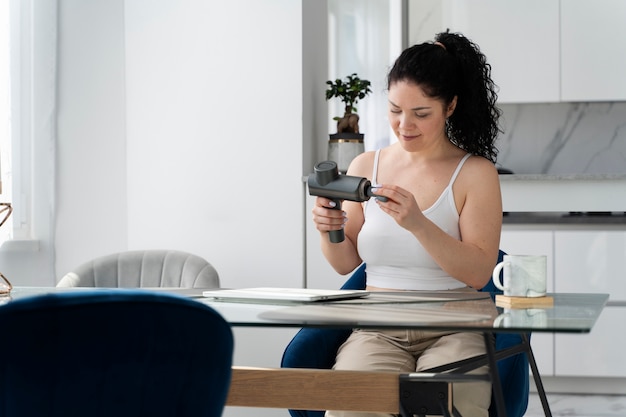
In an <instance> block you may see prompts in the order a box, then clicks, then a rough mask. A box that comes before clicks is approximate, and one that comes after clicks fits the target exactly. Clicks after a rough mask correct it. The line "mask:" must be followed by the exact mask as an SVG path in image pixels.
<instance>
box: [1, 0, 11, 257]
mask: <svg viewBox="0 0 626 417" xmlns="http://www.w3.org/2000/svg"><path fill="white" fill-rule="evenodd" d="M10 12H11V7H10V2H8V1H2V2H0V98H1V99H0V203H11V195H12V193H11V191H12V184H11V84H10V80H11V78H10V68H11V59H10V54H11V48H10V39H11V37H10V31H11V25H10V15H11V13H10ZM8 213H9V212H8V211H4V212H2V213H0V221H2V219H3V218H4V216H5V214H8ZM12 224H13V216H11V217H9V218H8V219H7V221H6V222H5V223H4V225H3V226H2V227H1V228H0V245H1V244H2V243H3V242H4V241H5V240H7V239H9V238H10V237H11V235H12V233H11V232H12V229H13V227H12Z"/></svg>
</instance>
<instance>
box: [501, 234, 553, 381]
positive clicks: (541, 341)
mask: <svg viewBox="0 0 626 417" xmlns="http://www.w3.org/2000/svg"><path fill="white" fill-rule="evenodd" d="M552 245H553V232H552V231H551V230H503V231H502V234H501V237H500V249H502V250H503V251H504V252H506V253H509V254H511V255H546V256H547V257H548V275H547V278H548V292H551V291H553V290H554V284H553V283H554V279H553V277H554V274H553V270H554V269H553V265H554V254H553V250H552ZM530 345H531V347H532V349H533V354H534V355H535V360H536V361H537V367H538V368H539V372H540V373H541V375H542V376H552V375H554V355H553V352H554V335H553V334H552V333H533V334H532V335H531V337H530Z"/></svg>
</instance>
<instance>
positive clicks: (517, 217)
mask: <svg viewBox="0 0 626 417" xmlns="http://www.w3.org/2000/svg"><path fill="white" fill-rule="evenodd" d="M502 223H503V224H562V225H568V224H572V225H612V224H615V225H626V213H625V212H509V213H504V215H503V217H502Z"/></svg>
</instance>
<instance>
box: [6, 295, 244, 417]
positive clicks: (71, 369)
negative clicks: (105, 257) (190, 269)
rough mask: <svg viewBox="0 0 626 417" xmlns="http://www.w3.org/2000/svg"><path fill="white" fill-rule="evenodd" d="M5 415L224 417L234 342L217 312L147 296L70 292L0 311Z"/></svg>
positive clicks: (175, 299) (173, 297) (186, 301)
mask: <svg viewBox="0 0 626 417" xmlns="http://www.w3.org/2000/svg"><path fill="white" fill-rule="evenodd" d="M0 323H2V334H3V336H2V343H0V359H1V360H0V416H2V417H4V416H7V417H32V416H48V417H61V416H63V417H68V416H69V417H72V416H81V417H82V416H116V417H131V416H132V417H140V416H146V417H148V416H150V417H155V416H156V417H160V416H162V417H166V416H167V417H171V416H178V417H200V416H205V417H217V416H220V415H221V414H222V412H223V409H224V405H225V402H226V396H227V394H228V389H229V387H230V379H231V365H232V356H233V335H232V332H231V328H230V326H229V324H228V323H227V322H226V321H225V320H224V319H223V318H222V317H221V316H220V315H219V314H218V313H217V312H216V311H215V310H213V309H212V308H210V307H209V306H207V305H204V304H202V303H199V302H197V301H193V300H191V299H187V298H183V297H179V296H176V295H168V294H162V293H157V292H152V291H146V290H143V291H142V290H129V289H120V290H111V289H103V290H93V289H92V290H69V291H68V290H65V291H63V292H58V293H53V294H48V295H42V296H34V297H26V298H22V299H16V300H14V301H10V302H9V303H7V304H5V305H3V306H1V307H0Z"/></svg>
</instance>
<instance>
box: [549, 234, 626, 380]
mask: <svg viewBox="0 0 626 417" xmlns="http://www.w3.org/2000/svg"><path fill="white" fill-rule="evenodd" d="M554 235H555V236H554V237H555V243H554V246H555V252H556V253H555V277H556V279H555V288H556V290H557V291H558V292H575V293H608V294H609V300H610V301H611V302H615V303H621V304H622V306H608V307H606V308H605V309H604V311H603V312H602V314H601V315H600V318H599V319H598V322H597V323H596V325H595V326H594V328H593V329H592V331H591V333H590V334H588V335H564V334H558V335H557V336H556V338H555V356H556V358H557V360H556V367H555V372H556V374H557V375H559V376H598V377H626V362H625V361H624V359H623V353H624V351H626V333H624V331H623V328H624V321H626V307H624V306H623V305H624V302H625V301H626V231H623V230H608V231H591V230H589V231H583V230H565V231H556V232H555V234H554Z"/></svg>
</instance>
